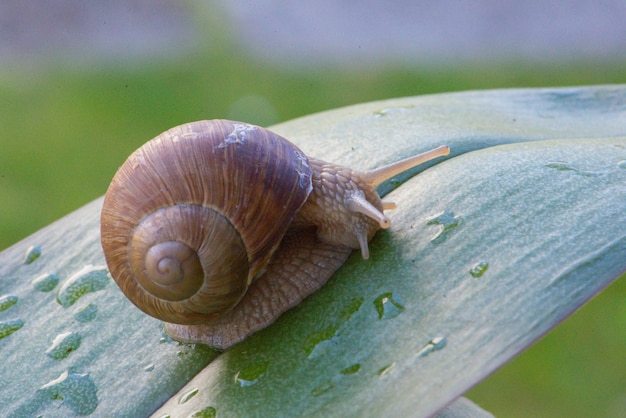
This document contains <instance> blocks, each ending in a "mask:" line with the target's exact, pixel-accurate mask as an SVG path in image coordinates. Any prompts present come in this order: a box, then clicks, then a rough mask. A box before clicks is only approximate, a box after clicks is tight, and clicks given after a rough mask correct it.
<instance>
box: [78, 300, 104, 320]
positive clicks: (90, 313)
mask: <svg viewBox="0 0 626 418" xmlns="http://www.w3.org/2000/svg"><path fill="white" fill-rule="evenodd" d="M97 314H98V307H97V306H96V305H94V304H92V303H89V304H87V305H84V306H81V307H80V308H78V309H76V310H75V311H74V319H76V320H77V321H78V322H89V321H93V320H94V319H96V315H97Z"/></svg>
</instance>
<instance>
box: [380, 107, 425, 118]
mask: <svg viewBox="0 0 626 418" xmlns="http://www.w3.org/2000/svg"><path fill="white" fill-rule="evenodd" d="M413 107H415V106H413V105H407V106H395V107H385V108H382V109H378V110H375V111H373V112H372V114H373V115H374V117H375V118H382V117H385V116H387V115H390V114H394V113H400V112H404V111H406V110H408V109H411V108H413Z"/></svg>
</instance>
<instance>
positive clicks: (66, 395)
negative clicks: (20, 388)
mask: <svg viewBox="0 0 626 418" xmlns="http://www.w3.org/2000/svg"><path fill="white" fill-rule="evenodd" d="M37 391H38V392H39V393H42V394H43V395H44V396H46V397H47V398H48V399H51V400H57V399H61V400H62V401H63V405H64V406H66V407H68V408H69V409H71V410H72V412H73V413H74V414H76V415H89V414H91V413H93V412H94V411H95V410H96V408H97V407H98V396H97V392H98V388H97V387H96V384H95V383H94V382H93V380H92V379H91V377H89V375H88V374H79V373H71V372H69V371H65V372H63V373H61V375H60V376H59V377H58V378H57V379H55V380H53V381H51V382H49V383H46V384H45V385H43V386H42V387H40V388H39V389H38V390H37Z"/></svg>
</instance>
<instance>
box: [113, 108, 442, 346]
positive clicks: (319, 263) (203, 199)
mask: <svg viewBox="0 0 626 418" xmlns="http://www.w3.org/2000/svg"><path fill="white" fill-rule="evenodd" d="M448 154H449V149H448V147H447V146H441V147H438V148H436V149H434V150H431V151H428V152H426V153H423V154H420V155H416V156H414V157H410V158H407V159H405V160H402V161H399V162H396V163H394V164H391V165H388V166H385V167H382V168H378V169H374V170H372V171H364V172H360V171H356V170H352V169H350V168H347V167H342V166H339V165H336V164H331V163H327V162H324V161H321V160H318V159H315V158H310V157H307V156H305V155H304V153H303V152H302V151H301V150H300V149H298V148H297V147H296V146H295V145H294V144H292V143H291V142H289V141H287V140H286V139H284V138H282V137H280V136H279V135H277V134H275V133H273V132H271V131H269V130H267V129H264V128H261V127H258V126H254V125H249V124H246V123H242V122H233V121H228V120H211V121H199V122H192V123H187V124H183V125H181V126H178V127H175V128H172V129H170V130H168V131H166V132H164V133H162V134H161V135H159V136H157V137H156V138H154V139H152V140H151V141H149V142H147V143H146V144H145V145H143V146H142V147H141V148H139V149H138V150H137V151H135V152H134V153H133V154H132V155H131V156H130V157H128V159H127V160H126V162H125V163H124V164H123V165H122V166H121V167H120V168H119V170H118V171H117V173H116V174H115V176H114V178H113V180H112V181H111V184H110V186H109V188H108V190H107V193H106V195H105V198H104V203H103V206H102V213H101V241H102V247H103V250H104V255H105V259H106V262H107V265H108V267H109V271H110V273H111V276H112V277H113V278H114V280H115V281H116V283H117V284H118V286H119V287H120V289H121V290H122V292H123V293H124V294H125V296H126V297H127V298H128V299H130V300H131V301H132V303H133V304H135V305H136V306H137V307H138V308H139V309H141V310H142V311H144V312H145V313H147V314H148V315H151V316H153V317H155V318H158V319H160V320H162V321H164V323H165V324H164V328H165V331H166V333H167V334H168V335H170V336H171V337H172V338H173V339H176V340H179V341H183V342H194V343H204V344H208V345H210V346H212V347H215V348H218V349H225V348H227V347H229V346H231V345H233V344H236V343H238V342H240V341H242V340H243V339H245V338H246V337H247V336H249V335H250V334H252V333H254V332H256V331H258V330H260V329H262V328H264V327H266V326H268V325H269V324H271V323H272V322H273V321H274V320H275V319H276V318H277V317H278V316H280V315H281V314H282V313H283V312H285V311H286V310H288V309H290V308H291V307H293V306H295V305H297V304H298V303H300V301H302V300H303V299H304V298H306V297H307V296H308V295H310V294H311V293H313V292H314V291H315V290H317V289H318V288H320V287H321V286H322V285H323V284H324V283H325V282H326V281H327V280H328V279H329V278H330V276H331V275H332V274H333V273H334V272H335V270H337V269H338V268H339V267H340V266H341V265H342V264H343V263H344V262H345V260H346V259H347V258H348V255H349V254H350V253H351V252H352V250H353V249H359V248H360V250H361V254H362V257H363V258H364V259H367V258H368V257H369V250H368V242H369V240H370V239H371V238H372V237H373V236H374V234H375V233H376V231H378V230H379V229H380V228H389V226H390V224H391V222H390V220H389V218H388V217H387V216H385V215H384V214H383V211H384V210H386V209H394V208H395V207H396V206H395V204H394V203H390V202H383V201H381V199H380V197H379V196H378V194H377V192H376V190H375V187H376V186H377V185H378V184H380V183H382V182H383V181H385V180H387V179H390V178H391V177H393V176H395V175H397V174H399V173H401V172H403V171H406V170H407V169H410V168H412V167H414V166H416V165H418V164H421V163H423V162H425V161H428V160H431V159H433V158H436V157H439V156H444V155H448Z"/></svg>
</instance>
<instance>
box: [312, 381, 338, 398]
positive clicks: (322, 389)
mask: <svg viewBox="0 0 626 418" xmlns="http://www.w3.org/2000/svg"><path fill="white" fill-rule="evenodd" d="M334 388H335V385H333V382H325V383H322V384H321V385H319V386H317V387H315V388H313V390H312V391H311V395H313V396H322V395H323V394H325V393H328V392H330V391H331V390H333V389H334Z"/></svg>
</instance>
